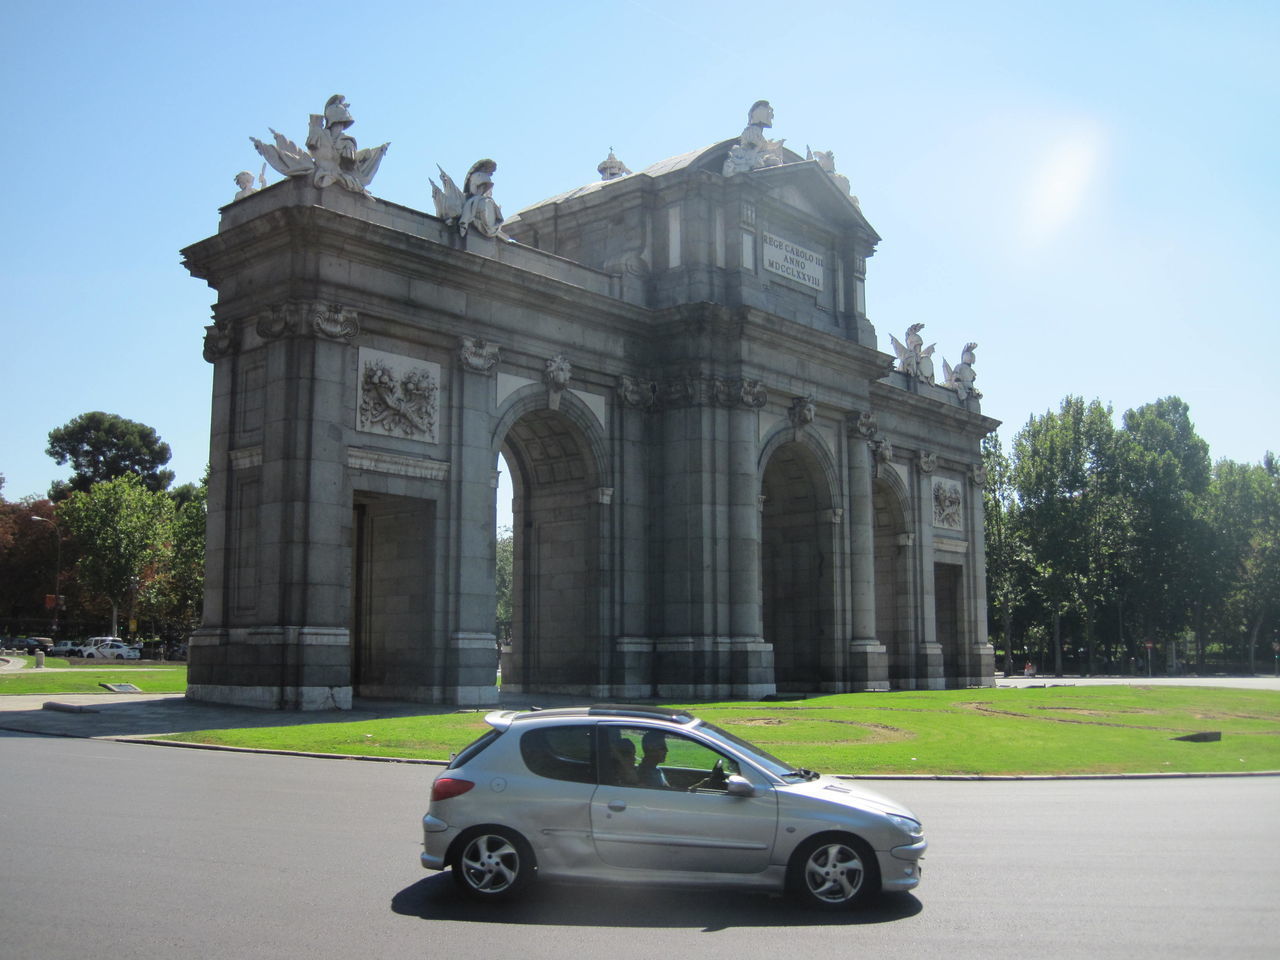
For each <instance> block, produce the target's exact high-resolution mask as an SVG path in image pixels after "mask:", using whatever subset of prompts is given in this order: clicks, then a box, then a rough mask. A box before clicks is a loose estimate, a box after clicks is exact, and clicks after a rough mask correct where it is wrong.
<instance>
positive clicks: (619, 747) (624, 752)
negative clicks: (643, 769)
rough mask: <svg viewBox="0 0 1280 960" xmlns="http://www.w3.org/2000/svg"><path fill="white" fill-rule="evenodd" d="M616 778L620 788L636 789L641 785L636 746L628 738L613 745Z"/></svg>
mask: <svg viewBox="0 0 1280 960" xmlns="http://www.w3.org/2000/svg"><path fill="white" fill-rule="evenodd" d="M613 766H614V777H615V779H616V781H617V783H618V785H619V786H623V787H634V786H637V785H638V784H639V783H640V775H639V774H638V773H636V745H635V743H634V742H633V741H631V740H628V739H627V738H626V737H623V738H622V739H620V740H619V741H618V742H617V743H615V744H614V745H613Z"/></svg>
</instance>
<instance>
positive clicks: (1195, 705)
mask: <svg viewBox="0 0 1280 960" xmlns="http://www.w3.org/2000/svg"><path fill="white" fill-rule="evenodd" d="M139 685H141V684H139ZM4 689H5V688H4V687H3V686H0V692H2V691H3V690H4ZM692 709H693V711H694V712H695V713H696V714H697V715H698V716H700V717H703V718H704V719H706V720H709V721H711V722H713V723H716V724H718V725H720V726H722V727H724V728H726V729H727V730H730V731H732V732H733V733H735V734H737V735H739V736H741V737H744V738H745V739H748V740H752V741H755V742H756V743H758V744H760V745H761V746H762V747H763V748H765V749H766V750H768V751H770V752H771V753H774V754H776V755H777V756H779V757H782V758H783V759H785V760H787V761H789V762H791V763H795V764H797V765H799V766H804V767H809V768H811V769H815V770H821V771H824V772H827V773H852V774H876V773H880V774H898V773H914V774H1060V773H1081V774H1083V773H1171V772H1183V773H1207V772H1223V771H1227V772H1234V771H1252V770H1280V693H1276V692H1267V691H1247V690H1232V689H1225V688H1211V687H1141V686H1134V687H1129V686H1098V687H1051V688H1045V689H1023V690H1014V689H983V690H949V691H934V692H904V693H878V694H865V693H864V694H842V695H839V696H831V697H820V698H814V699H811V700H803V701H792V702H782V703H755V702H752V703H714V704H697V705H693V706H692ZM485 729H486V726H485V723H484V719H483V714H482V713H479V712H474V711H463V712H456V713H446V714H435V715H424V716H419V717H406V718H398V719H389V720H369V721H361V722H355V723H313V724H303V725H297V726H279V727H259V728H252V729H242V730H206V731H201V732H199V733H183V734H175V735H173V736H172V737H169V739H174V740H187V741H196V742H200V743H219V744H226V745H232V746H245V747H265V748H268V749H277V750H303V751H313V752H317V753H347V754H358V755H365V756H385V757H420V758H428V759H445V758H447V757H448V756H449V755H450V754H451V753H454V752H456V751H458V750H459V749H461V748H462V747H463V746H465V745H466V744H467V743H468V742H470V741H471V740H472V739H474V738H475V737H476V736H478V735H479V734H480V733H481V732H483V731H484V730H485ZM1201 730H1217V731H1221V733H1222V740H1221V742H1218V743H1187V742H1184V741H1178V740H1175V739H1174V738H1175V737H1178V736H1181V735H1184V734H1187V733H1194V732H1196V731H1201Z"/></svg>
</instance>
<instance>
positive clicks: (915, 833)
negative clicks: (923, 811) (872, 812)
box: [888, 813, 924, 840]
mask: <svg viewBox="0 0 1280 960" xmlns="http://www.w3.org/2000/svg"><path fill="white" fill-rule="evenodd" d="M888 816H889V820H890V822H891V823H892V824H893V825H894V826H895V827H897V828H898V829H899V830H901V831H902V832H903V833H905V834H906V835H907V836H909V837H911V839H913V840H919V839H920V838H921V837H923V836H924V827H922V826H920V824H919V823H917V822H916V821H915V820H912V819H911V818H910V817H899V816H898V815H897V814H893V813H891V814H889V815H888Z"/></svg>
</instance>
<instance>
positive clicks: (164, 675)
mask: <svg viewBox="0 0 1280 960" xmlns="http://www.w3.org/2000/svg"><path fill="white" fill-rule="evenodd" d="M66 662H67V661H65V660H59V659H57V658H55V657H50V658H48V659H46V660H45V662H44V663H45V666H46V667H61V666H65V665H66ZM108 663H109V664H110V665H108ZM125 663H128V661H125V660H111V661H103V660H99V661H97V662H95V663H94V664H92V665H85V666H80V667H76V668H74V669H72V670H59V671H56V672H55V671H51V672H44V671H39V670H15V671H13V672H12V673H8V672H6V673H0V696H5V695H19V694H35V693H47V694H59V693H105V692H106V691H104V690H103V689H102V687H100V686H98V684H100V683H132V684H133V685H134V686H135V687H137V688H138V689H139V690H141V691H142V692H143V693H182V692H184V691H185V690H186V689H187V665H186V664H185V663H183V664H175V665H171V666H155V665H154V664H149V663H144V664H136V665H131V666H123V664H125Z"/></svg>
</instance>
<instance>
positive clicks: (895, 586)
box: [872, 474, 917, 690]
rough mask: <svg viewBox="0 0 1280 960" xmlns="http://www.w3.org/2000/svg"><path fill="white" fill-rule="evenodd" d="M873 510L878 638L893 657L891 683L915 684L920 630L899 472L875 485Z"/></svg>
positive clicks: (910, 687) (896, 686)
mask: <svg viewBox="0 0 1280 960" xmlns="http://www.w3.org/2000/svg"><path fill="white" fill-rule="evenodd" d="M872 509H873V511H874V516H875V521H874V535H873V539H874V542H875V581H876V638H877V639H878V640H879V641H880V642H881V643H882V644H883V645H884V648H885V652H886V654H887V655H888V659H889V686H890V688H891V689H894V690H913V689H915V687H916V674H917V669H916V662H915V655H914V653H915V646H916V644H915V631H914V629H913V622H914V621H913V618H912V613H911V611H912V605H911V592H912V587H911V575H910V569H911V565H910V562H909V561H910V556H911V541H912V538H911V532H910V527H909V525H908V523H907V511H906V491H905V490H904V489H902V485H901V483H900V482H899V481H898V478H897V477H896V476H895V475H892V474H890V475H889V476H887V477H886V476H881V477H877V478H876V480H875V482H874V484H873V487H872Z"/></svg>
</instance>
